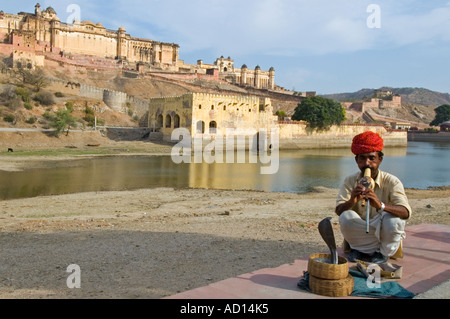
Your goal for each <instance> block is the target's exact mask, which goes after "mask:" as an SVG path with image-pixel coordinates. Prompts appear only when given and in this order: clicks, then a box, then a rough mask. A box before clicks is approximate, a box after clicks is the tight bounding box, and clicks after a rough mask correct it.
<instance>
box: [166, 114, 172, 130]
mask: <svg viewBox="0 0 450 319" xmlns="http://www.w3.org/2000/svg"><path fill="white" fill-rule="evenodd" d="M171 127H172V117H171V116H170V115H169V114H167V115H166V128H171Z"/></svg>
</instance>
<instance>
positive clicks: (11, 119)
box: [3, 114, 16, 123]
mask: <svg viewBox="0 0 450 319" xmlns="http://www.w3.org/2000/svg"><path fill="white" fill-rule="evenodd" d="M3 120H4V121H5V122H9V123H13V122H14V121H15V120H16V117H15V116H14V115H12V114H8V115H6V116H5V117H4V118H3Z"/></svg>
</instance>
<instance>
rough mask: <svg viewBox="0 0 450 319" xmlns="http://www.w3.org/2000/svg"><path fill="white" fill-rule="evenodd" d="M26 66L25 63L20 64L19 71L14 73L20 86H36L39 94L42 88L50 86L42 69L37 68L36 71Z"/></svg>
mask: <svg viewBox="0 0 450 319" xmlns="http://www.w3.org/2000/svg"><path fill="white" fill-rule="evenodd" d="M24 65H26V64H25V62H23V63H19V64H18V67H17V69H16V70H15V71H14V75H15V77H16V79H17V81H18V82H19V84H21V85H24V84H30V85H32V86H34V88H35V90H36V92H39V91H40V90H41V88H43V87H46V86H47V85H48V84H49V82H48V80H47V78H46V76H45V73H44V71H43V70H42V69H39V68H36V69H35V70H32V69H31V68H27V67H25V66H24Z"/></svg>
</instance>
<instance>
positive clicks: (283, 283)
mask: <svg viewBox="0 0 450 319" xmlns="http://www.w3.org/2000/svg"><path fill="white" fill-rule="evenodd" d="M403 252H404V258H403V259H399V260H394V261H393V260H391V261H390V262H392V263H395V264H398V265H401V266H403V275H402V279H401V280H400V281H398V283H399V284H400V285H402V286H403V287H404V288H406V289H408V290H409V291H411V292H412V293H414V294H420V295H418V297H420V296H424V297H427V296H428V297H429V298H449V299H450V291H449V290H447V287H449V284H448V282H449V280H450V226H445V225H434V224H433V225H432V224H421V225H414V226H410V227H407V228H406V239H405V240H404V242H403ZM340 255H342V251H340ZM308 257H309V256H306V257H305V258H302V259H298V260H295V262H294V263H292V264H286V265H281V266H279V267H276V268H266V269H261V270H256V271H254V272H251V273H247V274H243V275H240V276H237V277H235V278H229V279H226V280H222V281H219V282H216V283H212V284H210V285H208V286H205V287H200V288H196V289H193V290H189V291H186V292H182V293H179V294H176V295H173V296H169V297H167V298H168V299H321V298H324V299H325V298H329V297H326V296H320V295H316V294H313V293H309V292H306V291H304V290H301V289H300V288H298V287H297V283H298V281H299V279H300V278H301V277H302V275H303V271H306V270H307V266H308ZM353 265H355V264H353V263H350V267H351V266H353ZM432 288H434V289H432ZM425 292H426V294H425ZM345 298H355V297H351V296H349V297H345Z"/></svg>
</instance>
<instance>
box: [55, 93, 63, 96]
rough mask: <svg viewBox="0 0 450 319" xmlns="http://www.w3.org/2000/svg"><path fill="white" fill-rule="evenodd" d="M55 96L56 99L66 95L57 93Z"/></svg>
mask: <svg viewBox="0 0 450 319" xmlns="http://www.w3.org/2000/svg"><path fill="white" fill-rule="evenodd" d="M55 96H56V97H64V94H63V93H61V92H56V93H55Z"/></svg>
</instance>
